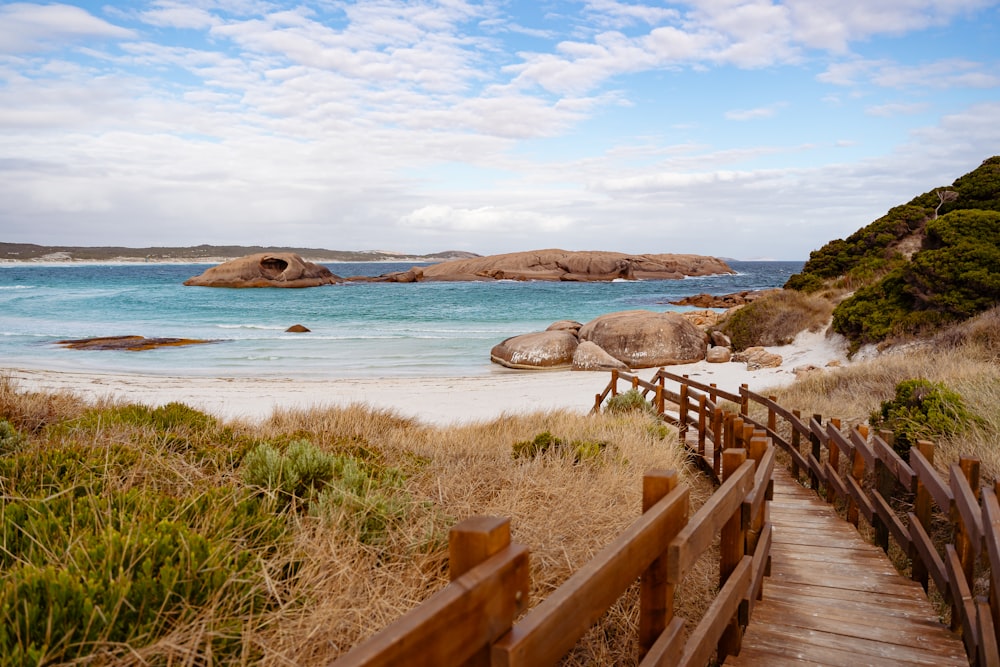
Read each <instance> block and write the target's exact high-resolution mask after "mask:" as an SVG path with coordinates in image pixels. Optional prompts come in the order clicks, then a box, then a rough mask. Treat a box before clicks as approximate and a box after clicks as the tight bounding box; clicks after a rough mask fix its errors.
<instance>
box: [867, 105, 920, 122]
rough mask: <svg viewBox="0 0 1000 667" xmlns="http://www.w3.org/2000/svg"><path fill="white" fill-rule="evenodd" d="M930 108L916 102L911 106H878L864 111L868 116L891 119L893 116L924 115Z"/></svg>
mask: <svg viewBox="0 0 1000 667" xmlns="http://www.w3.org/2000/svg"><path fill="white" fill-rule="evenodd" d="M928 108H930V105H928V104H927V103H925V102H918V103H913V104H899V103H896V104H880V105H877V106H870V107H868V108H867V109H865V113H866V114H868V115H869V116H879V117H882V118H892V117H894V116H912V115H915V114H920V113H924V112H926V111H927V110H928Z"/></svg>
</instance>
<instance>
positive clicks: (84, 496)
mask: <svg viewBox="0 0 1000 667" xmlns="http://www.w3.org/2000/svg"><path fill="white" fill-rule="evenodd" d="M5 384H6V381H5ZM4 389H5V391H4V392H3V393H4V398H5V399H6V400H10V399H12V398H16V397H15V396H14V395H13V394H12V392H10V391H9V388H8V387H6V386H5V387H4ZM17 408H18V406H17V405H8V406H7V407H6V409H5V410H4V413H5V414H6V416H7V417H8V418H7V419H0V490H2V491H3V493H4V501H3V504H2V505H0V531H2V544H3V545H4V548H3V549H2V550H0V572H2V575H0V666H7V665H11V666H13V665H23V664H50V663H57V662H58V663H63V662H71V661H75V660H79V659H83V658H85V657H87V656H94V655H98V654H100V655H103V656H104V659H106V660H107V661H114V660H116V659H120V658H123V657H124V654H123V653H122V651H123V650H125V649H123V647H135V646H143V645H149V644H152V643H155V642H156V641H158V640H159V639H161V638H163V637H167V636H170V635H171V633H174V632H176V631H177V630H178V629H179V628H183V627H189V626H191V625H196V626H197V627H199V628H200V629H201V631H202V632H203V633H204V638H203V640H202V650H204V651H207V652H208V653H210V654H211V655H212V656H214V659H215V660H217V661H221V662H226V661H237V660H239V659H248V658H250V659H252V658H253V657H254V651H253V650H249V651H248V649H247V647H246V646H245V645H244V644H243V643H242V641H241V640H240V634H241V631H242V628H243V626H244V625H245V624H246V623H247V622H248V620H250V619H254V618H257V617H260V616H261V615H262V614H266V613H268V612H269V611H271V610H273V609H274V608H275V607H276V605H277V604H278V601H279V598H277V597H275V596H276V595H277V594H278V591H280V590H281V589H282V588H284V587H285V586H287V585H289V584H290V582H291V581H293V578H294V576H295V572H296V571H297V569H298V565H297V561H298V557H297V556H296V554H295V550H294V547H293V545H292V544H291V543H290V542H289V536H290V534H291V533H290V532H289V527H290V522H294V521H300V520H301V519H300V518H298V517H299V516H300V514H301V513H300V512H296V511H293V508H294V509H301V510H308V513H309V515H310V516H313V517H315V518H317V519H320V520H323V521H332V522H333V523H334V524H336V525H337V527H338V528H337V529H338V530H341V531H346V532H347V533H348V534H351V535H354V536H355V538H354V539H356V540H357V541H358V542H359V543H362V544H367V545H378V544H381V543H382V542H383V541H384V539H385V535H386V533H387V531H389V530H390V529H391V527H392V526H393V524H394V522H396V521H397V520H398V519H399V518H400V517H401V516H402V515H403V513H404V511H405V508H406V507H407V501H408V496H407V495H406V494H405V493H404V492H403V490H402V475H401V474H400V473H399V472H398V471H397V470H395V469H393V468H390V467H387V466H385V465H382V464H380V463H379V462H378V461H377V459H378V456H377V455H374V454H373V453H372V452H371V451H370V450H367V449H366V448H364V447H363V446H360V445H358V443H357V442H355V441H352V442H351V444H350V445H345V446H343V448H342V449H343V451H340V452H337V453H336V454H334V453H331V452H328V451H324V450H322V449H320V448H318V447H316V446H314V445H312V444H311V443H310V442H309V441H307V440H304V439H293V440H292V441H291V442H290V444H288V445H287V446H279V445H275V444H272V443H269V442H255V441H254V439H253V438H250V437H247V436H245V435H240V434H238V433H236V432H234V431H233V430H232V429H231V428H230V427H222V426H220V424H219V423H218V421H217V420H216V419H214V418H213V417H211V416H209V415H206V414H204V413H201V412H199V411H197V410H193V409H191V408H190V407H188V406H186V405H183V404H181V403H170V404H167V405H164V406H161V407H157V408H150V407H147V406H142V405H110V406H106V407H91V408H89V409H86V410H84V411H83V412H82V413H81V414H80V415H78V416H74V417H71V418H69V419H66V420H63V421H60V420H57V419H53V420H52V421H51V423H48V424H45V425H41V426H39V427H38V433H37V436H35V437H32V436H30V435H29V436H26V435H25V434H22V433H21V432H20V431H19V430H18V429H17V428H16V427H15V425H14V424H13V423H12V422H11V421H10V419H13V420H15V421H16V420H18V419H19V417H21V416H22V415H21V411H20V410H18V409H17ZM279 441H280V439H279ZM279 447H280V448H279ZM243 452H246V454H245V455H243ZM269 561H270V562H275V561H276V562H280V563H281V564H282V565H281V566H280V567H270V566H268V565H266V563H267V562H269ZM303 602H304V600H297V601H295V600H293V601H291V604H292V606H293V607H294V606H296V605H297V604H301V603H303ZM288 604H289V601H285V608H286V609H287V608H288Z"/></svg>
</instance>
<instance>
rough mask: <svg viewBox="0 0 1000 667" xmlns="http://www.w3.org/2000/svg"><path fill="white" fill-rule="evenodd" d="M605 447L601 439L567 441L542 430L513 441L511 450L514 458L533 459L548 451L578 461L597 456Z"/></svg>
mask: <svg viewBox="0 0 1000 667" xmlns="http://www.w3.org/2000/svg"><path fill="white" fill-rule="evenodd" d="M607 448H608V443H607V442H605V441H603V440H592V439H580V440H570V441H567V440H564V439H562V438H557V437H555V436H554V435H552V433H550V432H549V431H542V432H541V433H539V434H538V435H536V436H535V437H534V438H533V439H531V440H520V441H518V442H515V443H514V445H513V447H512V448H511V452H512V454H513V456H514V458H515V459H525V458H527V459H533V458H537V457H539V456H542V455H543V454H547V453H549V452H558V453H564V454H570V455H572V457H573V460H574V462H576V463H580V462H582V461H587V460H593V459H596V458H598V457H599V456H600V455H601V454H602V453H603V452H604V450H605V449H607Z"/></svg>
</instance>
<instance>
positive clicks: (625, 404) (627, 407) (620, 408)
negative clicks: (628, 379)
mask: <svg viewBox="0 0 1000 667" xmlns="http://www.w3.org/2000/svg"><path fill="white" fill-rule="evenodd" d="M604 410H605V411H606V412H609V413H611V414H623V413H626V412H637V411H638V412H648V413H650V414H656V408H655V407H654V406H653V404H652V403H650V402H649V401H647V400H646V399H645V397H643V395H642V392H641V391H639V390H638V389H629V390H628V391H625V392H622V393H620V394H616V395H614V396H612V397H611V398H609V399H608V400H607V401H605V403H604Z"/></svg>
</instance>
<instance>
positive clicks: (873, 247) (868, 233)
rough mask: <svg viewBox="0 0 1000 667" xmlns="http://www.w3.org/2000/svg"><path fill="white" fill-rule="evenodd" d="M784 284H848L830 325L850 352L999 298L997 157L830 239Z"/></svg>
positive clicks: (809, 288)
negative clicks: (846, 295)
mask: <svg viewBox="0 0 1000 667" xmlns="http://www.w3.org/2000/svg"><path fill="white" fill-rule="evenodd" d="M785 287H786V288H788V289H793V290H797V291H801V292H804V293H812V292H818V291H820V290H822V289H824V288H827V287H833V288H837V289H841V290H853V291H854V293H853V294H852V295H851V296H850V297H849V298H847V299H845V300H844V301H842V302H841V303H840V304H839V305H838V306H837V307H836V309H835V310H834V312H833V328H834V330H835V331H837V332H839V333H842V334H844V335H845V336H847V338H848V339H849V340H850V341H851V343H852V345H853V347H854V349H857V348H858V347H859V346H860V345H861V344H864V343H878V342H881V341H884V340H886V339H888V338H892V337H898V336H907V335H914V334H920V333H924V332H927V331H930V330H935V329H938V328H940V327H941V326H943V325H945V324H948V323H952V322H956V321H961V320H964V319H967V318H969V317H972V316H973V315H975V314H977V313H980V312H983V311H985V310H987V309H989V308H991V307H992V306H994V305H996V304H997V303H1000V157H992V158H990V159H988V160H986V161H984V162H983V164H982V165H981V166H980V167H979V168H978V169H976V170H975V171H973V172H970V173H969V174H966V175H965V176H962V177H961V178H959V179H957V180H956V181H955V182H954V184H953V185H952V186H950V187H948V188H936V189H935V190H932V191H930V192H926V193H924V194H922V195H920V196H918V197H915V198H914V199H913V200H912V201H910V202H909V203H908V204H906V205H903V206H897V207H896V208H893V209H892V210H890V211H889V212H888V213H887V214H886V215H885V216H883V217H881V218H879V219H878V220H876V221H875V222H873V223H871V224H870V225H868V226H867V227H864V228H863V229H860V230H858V231H857V232H855V233H854V234H852V235H851V236H849V237H848V238H847V239H837V240H835V241H831V242H830V243H827V244H826V245H825V246H823V247H822V248H820V249H819V250H816V251H814V252H813V253H812V254H811V255H810V258H809V261H808V262H806V264H805V266H804V267H803V270H802V272H801V273H799V274H797V275H795V276H792V277H791V278H790V279H789V280H788V282H787V283H786V285H785Z"/></svg>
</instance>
